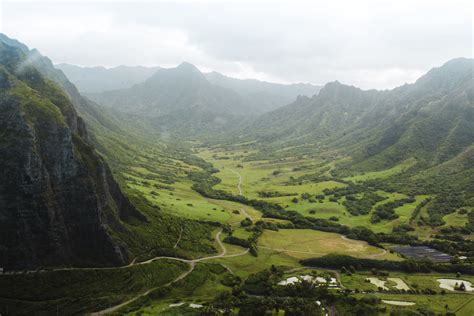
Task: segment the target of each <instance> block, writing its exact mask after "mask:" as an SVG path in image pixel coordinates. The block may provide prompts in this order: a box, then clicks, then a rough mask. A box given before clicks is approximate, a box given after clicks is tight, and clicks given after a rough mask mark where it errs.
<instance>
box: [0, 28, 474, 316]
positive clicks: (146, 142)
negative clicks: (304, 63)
mask: <svg viewBox="0 0 474 316" xmlns="http://www.w3.org/2000/svg"><path fill="white" fill-rule="evenodd" d="M0 35H1V36H0V53H1V55H0V57H1V58H0V93H1V97H2V98H1V99H0V107H1V109H2V111H3V112H2V113H0V128H1V129H0V132H1V133H0V149H1V150H2V156H0V157H2V158H1V160H0V163H1V164H2V165H1V167H2V172H3V176H4V179H7V180H8V182H7V181H4V182H2V183H0V198H1V199H0V207H1V208H0V219H2V222H0V228H2V230H1V231H0V233H1V237H2V239H1V240H0V254H1V255H2V256H1V257H0V264H1V265H2V268H4V269H2V273H1V274H0V314H3V313H5V314H7V315H10V313H13V314H15V315H16V314H18V315H26V314H38V315H43V314H44V315H51V314H54V313H56V314H57V315H157V314H158V315H220V314H225V315H283V314H285V315H331V316H332V315H434V314H446V315H453V314H455V315H461V316H463V315H473V314H474V296H473V295H474V292H473V291H472V288H471V285H472V283H474V264H473V262H474V190H473V189H474V160H473V157H474V156H473V155H472V153H473V148H474V116H473V113H474V112H473V107H472V100H473V96H474V94H473V92H472V91H473V90H472V84H473V83H472V78H470V77H469V76H470V74H472V69H473V65H474V63H473V61H472V59H465V58H464V59H463V58H460V59H455V60H451V61H448V62H447V63H446V64H444V65H443V66H441V67H439V68H434V69H432V70H430V71H429V72H428V73H427V74H426V75H424V76H423V77H421V78H420V79H418V81H416V82H415V83H413V84H409V85H404V86H401V87H399V88H396V89H393V90H383V91H378V90H361V89H358V88H355V87H353V86H346V85H343V84H341V83H339V82H331V83H328V84H326V85H324V86H323V87H320V86H316V85H309V84H294V85H283V84H273V83H268V82H260V81H257V80H240V79H235V78H230V77H226V76H223V75H221V74H218V73H201V72H200V70H199V69H197V68H196V67H195V66H194V65H192V64H189V63H182V64H180V65H179V66H177V67H175V68H161V67H155V68H153V69H150V68H146V67H122V68H118V69H117V68H113V69H109V70H107V69H105V68H103V69H102V68H98V69H96V68H82V67H79V66H71V65H64V64H63V65H60V66H58V68H61V69H63V71H64V72H65V73H66V75H67V76H66V75H65V74H64V73H63V72H62V71H61V70H59V69H58V68H56V67H54V65H53V64H52V62H51V61H50V60H49V59H48V58H47V57H44V56H42V55H40V54H39V53H38V52H37V51H33V50H31V51H30V50H29V49H28V48H27V47H26V46H24V45H23V44H21V43H19V42H17V41H15V40H12V39H9V38H8V37H6V36H5V35H2V34H0ZM33 57H34V58H33ZM25 65H26V66H25ZM20 66H21V67H20ZM68 72H70V73H69V74H68ZM68 76H69V77H71V78H68ZM72 78H76V80H77V82H74V80H73V79H72ZM98 78H99V79H100V80H98ZM120 78H122V79H120ZM119 79H120V80H119ZM125 79H127V80H125ZM69 80H72V82H71V81H69ZM74 84H77V85H78V86H79V88H80V89H82V90H85V91H83V92H79V90H78V89H77V88H76V86H75V85H74ZM101 84H103V85H104V87H105V88H101V89H99V88H100V87H101ZM104 89H105V90H104ZM107 89H109V90H107ZM301 93H304V94H309V95H300V94H301ZM12 148H13V149H12ZM3 154H4V155H3ZM17 157H19V158H17ZM31 157H33V158H31ZM32 166H33V167H32ZM17 243H18V244H21V247H18V248H17V246H15V245H16V244H17ZM31 250H34V251H31ZM291 280H292V281H291Z"/></svg>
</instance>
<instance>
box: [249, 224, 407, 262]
mask: <svg viewBox="0 0 474 316" xmlns="http://www.w3.org/2000/svg"><path fill="white" fill-rule="evenodd" d="M258 246H259V247H260V248H263V249H269V250H274V251H277V252H281V253H284V254H285V255H287V256H290V257H294V258H297V259H304V258H311V257H321V256H324V255H326V254H329V253H337V254H344V255H350V256H354V257H358V258H374V259H391V260H397V259H399V257H398V256H396V255H394V254H390V253H385V251H383V250H382V249H379V248H376V247H373V246H370V245H368V244H367V243H366V242H363V241H359V240H351V239H347V238H345V237H344V236H342V235H339V234H334V233H326V232H321V231H315V230H309V229H281V230H279V231H278V232H276V231H270V230H266V231H265V232H264V233H263V235H262V236H261V237H260V239H259V242H258Z"/></svg>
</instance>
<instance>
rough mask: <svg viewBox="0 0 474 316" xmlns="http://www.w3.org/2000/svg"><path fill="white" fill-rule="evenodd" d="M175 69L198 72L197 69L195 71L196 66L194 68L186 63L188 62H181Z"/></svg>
mask: <svg viewBox="0 0 474 316" xmlns="http://www.w3.org/2000/svg"><path fill="white" fill-rule="evenodd" d="M176 69H180V70H185V71H195V72H200V71H199V69H197V67H196V66H194V65H193V64H191V63H188V62H186V61H185V62H182V63H181V64H179V66H178V67H176Z"/></svg>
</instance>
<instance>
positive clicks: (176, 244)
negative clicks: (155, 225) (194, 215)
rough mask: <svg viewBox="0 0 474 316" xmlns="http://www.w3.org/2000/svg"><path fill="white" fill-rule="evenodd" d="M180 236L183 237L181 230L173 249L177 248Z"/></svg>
mask: <svg viewBox="0 0 474 316" xmlns="http://www.w3.org/2000/svg"><path fill="white" fill-rule="evenodd" d="M181 236H183V229H182V228H181V232H180V233H179V237H178V240H177V241H176V243H175V244H174V247H173V248H175V249H176V247H178V244H179V242H180V241H181Z"/></svg>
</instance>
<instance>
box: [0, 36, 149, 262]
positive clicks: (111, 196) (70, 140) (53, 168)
mask: <svg viewBox="0 0 474 316" xmlns="http://www.w3.org/2000/svg"><path fill="white" fill-rule="evenodd" d="M3 39H4V37H3V36H2V38H0V73H1V75H0V78H1V80H0V81H1V83H0V86H1V89H0V93H1V97H0V107H1V109H2V111H1V118H0V126H1V128H0V130H1V138H0V151H1V155H0V157H1V158H0V162H1V170H2V176H1V178H2V181H1V182H0V197H1V199H0V205H1V206H0V214H1V216H0V217H1V218H2V221H1V229H0V231H1V234H2V236H1V238H0V240H1V241H0V244H1V245H0V252H1V256H0V258H1V259H0V260H1V262H0V265H1V266H3V267H5V268H7V269H21V268H31V267H37V266H50V265H62V264H72V265H113V264H123V263H125V262H127V261H128V258H127V251H126V250H125V249H124V248H122V247H120V246H119V245H118V244H117V243H116V241H115V240H114V238H113V237H112V232H113V231H120V230H122V229H123V226H122V221H126V220H131V219H132V218H135V219H136V220H139V221H142V220H144V217H143V215H141V214H140V213H139V212H138V211H137V210H136V209H135V208H134V207H133V206H132V205H131V204H130V202H129V201H128V199H127V198H126V197H125V196H124V195H123V194H122V192H121V191H120V189H119V187H118V185H117V183H116V182H115V181H114V179H113V177H112V175H111V172H110V170H109V168H108V166H107V164H106V163H105V162H104V161H103V159H102V158H101V157H100V156H99V155H97V153H96V152H95V150H94V148H93V146H92V145H91V144H90V142H89V141H88V139H87V132H86V128H85V125H84V123H83V121H82V119H81V118H79V117H78V116H77V114H76V111H75V109H74V106H73V105H72V103H71V101H70V99H69V98H68V96H67V95H66V94H64V93H63V92H62V90H61V89H60V88H59V87H58V86H57V85H56V84H55V83H54V82H52V81H50V80H48V79H47V78H45V77H44V76H43V74H42V73H41V72H40V71H39V70H38V69H37V68H36V67H35V65H34V61H32V60H31V58H29V57H30V56H29V55H28V54H26V53H25V52H26V50H25V47H24V46H21V45H15V43H14V42H12V41H8V40H5V41H4V40H3ZM10 44H12V45H14V46H10ZM33 57H34V55H33Z"/></svg>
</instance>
